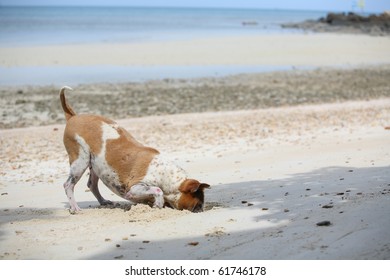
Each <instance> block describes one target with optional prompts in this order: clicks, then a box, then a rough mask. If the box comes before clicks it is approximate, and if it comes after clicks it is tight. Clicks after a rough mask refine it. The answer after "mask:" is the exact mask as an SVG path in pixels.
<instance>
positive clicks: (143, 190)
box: [125, 183, 164, 208]
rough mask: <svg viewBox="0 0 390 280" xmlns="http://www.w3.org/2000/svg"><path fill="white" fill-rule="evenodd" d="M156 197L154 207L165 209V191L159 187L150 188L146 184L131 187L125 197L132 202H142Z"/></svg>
mask: <svg viewBox="0 0 390 280" xmlns="http://www.w3.org/2000/svg"><path fill="white" fill-rule="evenodd" d="M151 196H153V197H154V204H153V207H158V208H163V206H164V196H163V191H162V190H161V189H160V188H159V187H153V186H148V185H145V184H142V183H140V184H137V185H134V186H132V187H131V189H130V191H128V192H127V193H126V195H125V199H128V200H132V201H135V202H137V201H140V200H145V199H148V198H150V197H151Z"/></svg>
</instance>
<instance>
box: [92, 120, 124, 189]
mask: <svg viewBox="0 0 390 280" xmlns="http://www.w3.org/2000/svg"><path fill="white" fill-rule="evenodd" d="M117 128H118V125H116V124H113V125H111V124H107V123H102V139H101V140H102V147H101V150H100V153H99V154H98V155H97V156H96V157H94V158H92V159H91V164H92V168H93V170H94V171H95V173H96V175H97V176H98V177H99V178H100V180H102V182H103V183H104V184H105V185H106V186H107V187H108V188H109V189H110V190H111V191H113V192H114V193H116V194H117V195H119V196H123V194H119V193H118V190H117V188H115V186H119V185H120V181H119V177H118V174H117V173H116V172H115V171H114V170H113V169H112V168H111V166H109V165H108V163H107V161H106V151H107V147H106V144H107V140H111V139H118V138H119V137H120V135H119V133H118V131H117Z"/></svg>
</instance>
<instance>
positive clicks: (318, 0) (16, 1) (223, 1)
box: [0, 0, 390, 12]
mask: <svg viewBox="0 0 390 280" xmlns="http://www.w3.org/2000/svg"><path fill="white" fill-rule="evenodd" d="M356 2H359V0H181V1H179V0H127V1H126V0H111V1H110V0H52V1H49V0H0V5H45V6H46V5H56V6H58V5H72V6H91V5H93V6H160V7H166V6H168V7H172V6H174V7H234V8H237V7H242V8H265V9H302V10H323V11H350V10H352V5H353V3H356ZM363 2H364V3H365V11H368V12H383V11H386V10H387V11H390V0H365V1H363Z"/></svg>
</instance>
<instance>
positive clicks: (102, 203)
mask: <svg viewBox="0 0 390 280" xmlns="http://www.w3.org/2000/svg"><path fill="white" fill-rule="evenodd" d="M113 204H114V202H112V201H111V200H107V199H104V200H102V201H100V205H102V206H106V205H113Z"/></svg>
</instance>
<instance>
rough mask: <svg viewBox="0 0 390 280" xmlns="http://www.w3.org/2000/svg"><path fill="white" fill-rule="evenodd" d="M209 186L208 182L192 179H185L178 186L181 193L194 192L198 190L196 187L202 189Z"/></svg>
mask: <svg viewBox="0 0 390 280" xmlns="http://www.w3.org/2000/svg"><path fill="white" fill-rule="evenodd" d="M209 187H210V185H208V184H204V183H200V182H199V181H197V180H194V179H187V180H185V181H184V182H183V183H182V184H181V186H180V187H179V191H181V192H183V193H190V192H192V193H194V192H196V191H198V189H201V190H203V189H204V188H209Z"/></svg>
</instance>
